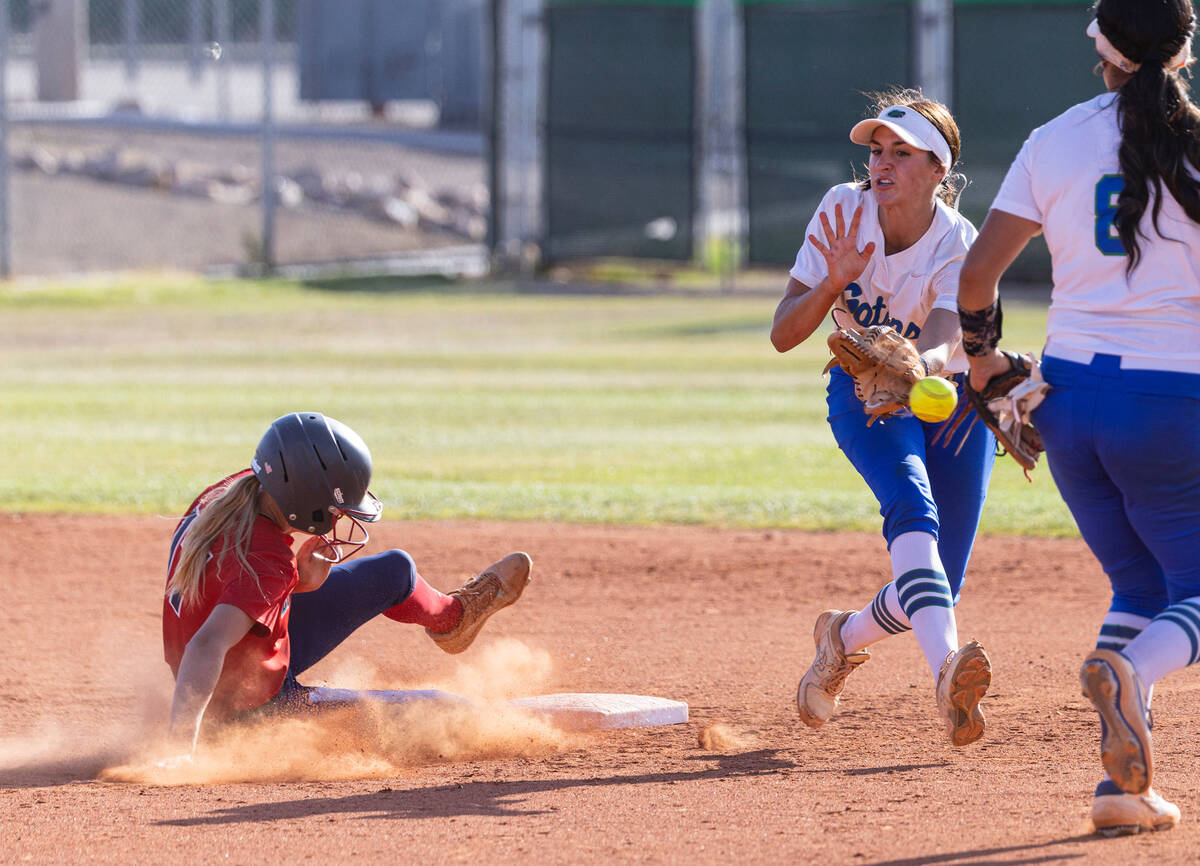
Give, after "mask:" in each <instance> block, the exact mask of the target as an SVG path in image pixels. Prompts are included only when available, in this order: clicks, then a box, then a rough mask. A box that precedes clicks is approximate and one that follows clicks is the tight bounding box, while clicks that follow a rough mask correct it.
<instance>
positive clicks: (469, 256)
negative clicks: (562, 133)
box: [0, 0, 489, 275]
mask: <svg viewBox="0 0 1200 866" xmlns="http://www.w3.org/2000/svg"><path fill="white" fill-rule="evenodd" d="M401 13H402V14H403V16H404V20H410V19H411V20H415V21H419V22H420V23H421V27H420V28H419V30H418V29H417V28H413V27H397V26H395V25H396V22H397V20H398V19H397V15H399V14H401ZM486 23H487V21H486V9H485V4H484V2H483V0H338V2H332V0H0V93H2V94H3V97H4V98H3V99H2V100H0V138H2V139H4V141H3V142H0V143H2V144H6V145H7V146H6V147H0V152H2V153H3V154H4V155H6V157H7V159H6V160H5V161H4V162H3V163H2V164H0V244H2V247H0V268H2V269H3V271H4V272H5V273H6V274H14V275H31V274H37V275H51V274H64V273H73V272H84V271H89V272H90V271H118V270H128V269H139V270H140V269H174V268H183V269H188V270H199V271H204V272H238V271H248V272H259V271H262V270H264V269H268V268H271V269H275V270H283V271H286V270H287V269H288V268H295V269H297V270H303V269H304V268H319V267H325V266H332V267H334V268H336V269H339V270H343V271H354V270H356V269H361V270H369V271H371V272H377V273H378V272H438V271H441V272H448V273H461V272H470V271H478V270H480V269H482V268H483V266H484V262H485V261H486V254H485V249H486V246H485V241H486V235H487V229H488V208H489V202H488V194H487V171H486V161H485V153H486V137H485V134H484V131H483V129H482V123H483V116H484V112H483V108H482V106H483V75H482V66H481V62H482V61H481V58H483V57H485V56H486V54H487V52H486V50H485V49H486V45H485V32H486V30H485V25H486ZM381 84H382V85H385V86H381ZM264 178H267V179H268V182H267V183H264V181H263V179H264Z"/></svg>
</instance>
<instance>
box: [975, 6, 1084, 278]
mask: <svg viewBox="0 0 1200 866" xmlns="http://www.w3.org/2000/svg"><path fill="white" fill-rule="evenodd" d="M1091 19H1092V15H1091V11H1090V9H1089V7H1088V5H1087V4H1086V3H1075V2H1068V3H1063V2H1041V3H1017V2H1011V0H1008V2H1005V0H995V2H981V0H967V2H961V0H960V2H958V3H956V4H955V6H954V116H955V118H956V119H957V121H958V127H959V130H960V132H961V133H962V141H963V146H962V147H963V149H962V158H961V161H960V168H959V170H960V171H961V172H962V173H963V174H965V175H966V176H967V178H968V179H969V180H970V181H971V183H970V186H968V187H967V190H966V192H965V193H963V197H962V201H961V203H960V210H962V212H963V213H964V214H966V215H967V216H968V217H969V218H970V219H971V220H972V221H973V222H974V223H975V224H976V225H977V226H979V225H982V224H983V219H984V217H986V216H987V211H988V208H989V207H990V206H991V203H992V199H994V198H995V196H996V192H997V191H998V190H999V189H1000V183H1001V181H1003V180H1004V174H1005V172H1007V171H1008V167H1009V165H1010V164H1011V163H1012V161H1013V158H1014V157H1015V156H1016V155H1017V151H1018V150H1020V149H1021V144H1022V143H1023V142H1024V141H1025V139H1026V138H1027V137H1028V135H1029V133H1030V131H1032V130H1033V129H1034V128H1036V127H1038V126H1041V125H1042V124H1043V123H1045V122H1046V121H1048V120H1050V119H1052V118H1053V117H1055V116H1057V115H1059V114H1061V113H1062V112H1064V111H1066V110H1067V109H1068V108H1070V107H1071V106H1072V105H1075V104H1076V103H1078V102H1083V101H1084V100H1087V99H1091V98H1092V97H1093V96H1095V95H1097V94H1098V93H1101V92H1102V91H1103V90H1104V82H1103V81H1102V80H1101V79H1100V78H1099V76H1097V75H1094V74H1093V73H1092V68H1093V67H1094V66H1095V65H1096V61H1097V57H1096V49H1095V43H1094V42H1093V41H1092V40H1091V39H1090V38H1089V37H1088V36H1087V35H1086V33H1085V32H1084V31H1085V30H1086V29H1087V25H1088V22H1089V21H1091ZM1007 277H1008V278H1009V279H1024V280H1029V281H1038V282H1041V281H1048V280H1049V279H1050V254H1049V252H1048V251H1047V249H1046V245H1045V242H1044V241H1043V240H1042V239H1041V237H1040V236H1039V237H1038V238H1035V239H1034V241H1033V242H1032V243H1031V244H1030V245H1029V247H1028V248H1027V249H1026V251H1025V252H1024V253H1023V254H1022V255H1021V257H1020V258H1018V260H1017V261H1016V262H1014V263H1013V265H1012V267H1011V268H1009V270H1008V272H1007Z"/></svg>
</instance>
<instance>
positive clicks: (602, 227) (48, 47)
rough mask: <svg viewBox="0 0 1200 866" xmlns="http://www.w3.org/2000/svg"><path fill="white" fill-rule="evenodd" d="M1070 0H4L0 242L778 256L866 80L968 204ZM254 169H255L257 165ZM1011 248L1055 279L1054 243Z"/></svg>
mask: <svg viewBox="0 0 1200 866" xmlns="http://www.w3.org/2000/svg"><path fill="white" fill-rule="evenodd" d="M1089 18H1090V12H1089V4H1088V3H1087V2H1086V0H1022V2H1016V0H620V2H617V0H0V95H2V96H3V98H2V99H0V271H2V272H3V274H6V275H7V274H16V275H32V274H64V273H79V272H92V271H112V270H127V269H145V268H183V269H189V270H199V271H203V272H209V273H221V272H233V271H242V272H266V271H269V270H275V271H284V272H287V271H288V270H289V269H296V270H303V269H306V268H309V269H311V268H317V267H329V268H335V269H340V270H343V271H351V272H360V273H370V272H374V273H416V272H441V273H483V272H486V271H487V270H489V269H496V270H520V271H529V270H536V269H538V268H542V267H546V266H549V265H554V264H563V263H572V262H577V261H580V260H593V259H598V258H614V257H616V258H625V259H650V260H654V261H656V262H673V263H676V264H677V265H678V264H689V263H697V262H701V263H705V264H707V265H708V266H709V267H711V268H713V269H714V270H716V271H719V272H720V276H721V278H722V280H723V281H725V282H727V283H728V284H732V282H733V280H734V279H735V277H736V275H737V273H738V272H739V270H740V269H743V268H748V267H758V266H765V267H768V268H773V269H779V268H783V267H786V266H787V265H789V264H790V263H791V260H792V258H793V256H794V254H795V249H796V246H797V245H798V243H799V242H800V240H801V239H802V237H803V231H804V228H805V225H806V224H807V221H808V219H809V217H810V216H811V214H812V211H813V208H814V207H815V206H816V203H817V202H818V201H819V199H820V197H821V195H822V194H823V193H824V191H825V190H826V189H828V188H829V187H830V186H832V185H833V184H835V183H838V182H841V181H843V180H846V179H849V177H850V175H851V172H852V170H853V168H854V167H855V166H856V165H861V164H862V162H863V154H861V153H860V152H859V150H861V149H859V148H855V147H854V146H853V145H851V144H850V143H849V141H848V140H847V137H846V133H847V130H848V129H849V127H850V126H851V125H852V124H853V122H854V121H855V120H857V119H859V118H860V117H861V116H862V114H863V112H864V110H865V108H866V102H867V100H866V98H865V97H864V95H863V93H864V92H866V91H873V90H878V89H882V88H885V87H888V86H892V85H899V86H912V85H918V86H921V87H922V88H924V90H925V92H926V93H928V94H929V95H931V96H933V97H935V98H939V99H942V100H944V101H947V102H948V103H949V104H950V105H951V107H952V108H953V109H954V111H955V113H956V116H957V118H958V121H959V124H960V126H961V128H962V133H963V140H964V147H963V160H962V165H961V170H962V171H963V172H964V173H965V174H966V175H967V176H968V177H969V178H970V179H971V181H972V184H971V186H969V187H968V189H967V191H966V193H965V194H964V196H963V200H962V209H963V210H964V211H965V212H966V213H967V214H968V215H969V216H970V217H971V218H972V219H974V220H975V221H976V222H977V223H979V222H981V221H982V218H983V217H984V215H985V214H986V211H987V208H988V205H989V204H990V201H991V198H992V196H993V195H994V193H995V191H996V189H997V188H998V186H999V183H1000V180H1001V179H1002V177H1003V174H1004V171H1005V170H1006V168H1007V166H1008V164H1009V162H1010V161H1011V159H1012V157H1013V156H1014V155H1015V154H1016V152H1017V149H1018V148H1019V147H1020V144H1021V142H1022V141H1023V139H1024V137H1025V136H1026V134H1027V133H1028V132H1029V130H1030V129H1032V128H1033V127H1034V126H1037V125H1038V124H1040V123H1043V122H1045V121H1046V120H1048V119H1050V118H1051V117H1053V116H1054V115H1055V114H1057V113H1058V112H1060V111H1062V110H1063V109H1065V108H1066V107H1067V106H1069V105H1071V104H1073V103H1075V102H1078V101H1080V100H1082V99H1085V98H1087V97H1088V96H1090V95H1093V94H1094V93H1096V92H1098V91H1099V89H1100V87H1101V84H1100V82H1099V80H1098V79H1097V78H1095V77H1094V76H1093V75H1092V73H1091V68H1092V66H1093V64H1094V52H1093V48H1092V45H1091V41H1090V40H1089V39H1087V38H1086V37H1085V36H1084V33H1083V30H1084V28H1085V27H1086V25H1087V22H1088V20H1089ZM263 178H267V179H268V181H267V182H266V183H264V182H263ZM1014 273H1015V275H1016V276H1019V277H1021V278H1024V279H1028V280H1045V279H1047V278H1048V267H1047V261H1046V257H1045V253H1044V247H1039V246H1035V247H1033V248H1031V250H1030V251H1028V252H1027V253H1026V254H1025V255H1024V256H1023V257H1022V259H1021V261H1020V262H1019V263H1018V265H1017V267H1016V269H1015V271H1014Z"/></svg>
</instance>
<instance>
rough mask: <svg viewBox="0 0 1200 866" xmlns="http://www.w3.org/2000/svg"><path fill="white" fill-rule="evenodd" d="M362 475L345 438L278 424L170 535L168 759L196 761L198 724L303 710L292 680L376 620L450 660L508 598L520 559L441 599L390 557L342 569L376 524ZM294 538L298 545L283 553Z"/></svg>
mask: <svg viewBox="0 0 1200 866" xmlns="http://www.w3.org/2000/svg"><path fill="white" fill-rule="evenodd" d="M371 469H372V464H371V454H370V452H369V451H368V450H367V446H366V445H365V444H364V443H363V441H362V439H361V438H359V436H358V435H357V434H356V433H355V432H354V431H353V430H351V429H350V428H349V427H347V426H346V425H344V424H341V423H340V422H338V421H335V420H333V419H332V418H326V417H324V416H322V415H320V414H318V413H315V412H300V413H293V414H290V415H284V416H283V417H281V418H279V419H277V420H276V421H275V422H274V423H273V424H271V426H270V428H269V429H268V430H267V432H266V434H265V435H264V436H263V437H262V441H261V442H260V443H259V445H258V450H257V452H256V453H255V455H254V459H253V461H252V463H251V468H249V469H245V470H242V471H240V472H236V473H234V474H233V475H230V476H229V477H227V478H225V479H223V480H221V481H219V482H217V483H216V484H214V485H212V486H211V487H209V488H208V489H207V490H205V491H204V492H203V493H201V494H200V496H199V497H198V498H197V499H196V501H195V502H193V503H192V505H191V507H190V508H189V509H188V512H187V514H186V515H185V516H184V518H183V519H182V520H181V521H180V522H179V525H178V527H177V528H176V530H175V535H174V537H173V538H172V540H171V553H170V559H169V567H168V572H167V588H166V593H165V597H164V600H163V649H164V655H165V657H166V661H167V664H169V665H170V666H171V670H172V672H173V673H174V674H175V693H174V697H173V700H172V704H171V721H170V731H169V736H170V739H171V742H172V745H173V746H174V747H175V748H176V749H177V750H178V752H179V753H181V754H183V755H185V756H186V755H190V754H191V752H192V751H194V749H195V747H196V741H197V738H198V735H199V733H200V729H201V724H202V722H203V721H204V720H205V719H209V720H211V721H221V720H229V719H231V718H235V717H236V716H238V715H239V714H241V713H244V712H246V711H249V710H254V709H256V708H263V707H266V708H268V709H281V710H288V709H297V708H300V707H303V706H305V705H306V704H307V700H306V695H307V689H306V687H305V686H303V685H300V683H299V682H297V680H296V677H297V675H299V674H302V673H303V672H304V671H305V670H307V669H308V668H310V667H312V666H313V665H314V664H316V663H317V662H318V661H320V660H321V659H322V658H324V657H325V656H326V655H328V653H329V652H330V651H331V650H333V649H334V647H336V646H337V645H338V644H340V643H341V642H342V641H344V640H345V639H346V638H347V637H349V635H350V634H351V633H353V632H354V631H355V629H357V628H358V627H359V626H361V625H362V624H363V623H365V622H367V621H368V620H370V619H372V618H374V617H376V616H378V615H380V614H382V615H383V616H386V617H388V618H389V619H393V620H396V621H398V622H405V623H416V624H418V625H423V626H425V629H426V631H427V633H428V634H429V636H430V637H431V638H432V639H433V641H434V643H436V644H437V645H438V646H439V647H441V648H442V649H443V650H445V651H446V652H449V653H459V652H462V651H463V650H465V649H467V647H469V646H470V645H471V642H472V641H473V640H474V639H475V636H476V634H478V632H479V629H480V628H481V627H482V626H483V624H484V622H486V621H487V619H488V617H490V616H491V615H492V614H493V613H495V612H496V611H498V610H500V609H502V608H504V607H507V606H508V605H510V604H512V603H513V602H515V601H516V600H517V599H518V598H519V597H520V595H521V592H522V591H523V590H524V588H525V585H526V584H527V583H528V582H529V570H530V560H529V557H528V556H526V555H525V554H524V553H513V554H510V555H508V556H506V557H504V558H503V559H501V560H500V561H499V562H497V563H495V564H493V565H492V566H490V567H488V568H487V569H486V570H485V571H484V572H483V573H482V574H480V575H478V576H477V577H475V578H473V579H472V580H471V581H469V582H468V583H467V584H465V585H464V586H463V587H462V588H460V589H457V590H454V591H453V592H451V593H450V594H449V595H444V594H442V593H441V592H438V591H437V590H436V589H434V588H433V587H431V586H430V585H429V584H428V583H426V582H425V581H424V580H423V579H422V578H421V576H420V575H419V574H418V573H417V570H416V567H415V565H414V564H413V560H412V558H411V557H410V556H409V555H408V554H407V553H405V552H404V551H402V550H388V551H385V552H383V553H379V554H376V555H374V556H369V557H364V558H361V559H358V560H355V561H354V562H346V561H345V560H346V559H347V558H348V557H349V556H351V555H352V554H354V553H355V552H357V551H358V550H359V549H360V548H361V547H362V546H363V545H364V544H365V543H366V541H367V531H366V528H365V526H364V525H363V524H364V523H373V522H375V521H376V520H378V519H379V516H380V513H381V511H382V506H381V505H380V502H379V500H378V499H376V498H375V496H374V495H373V494H372V493H371V492H370V491H369V490H368V486H369V484H370V481H371ZM343 521H344V523H343ZM343 530H344V531H345V536H344V537H343V536H342V535H340V534H339V533H340V532H342V531H343ZM297 533H299V534H301V535H303V536H306V537H305V538H304V540H303V542H301V543H300V545H299V547H298V548H297V549H296V551H295V552H293V550H292V536H293V535H295V534H297Z"/></svg>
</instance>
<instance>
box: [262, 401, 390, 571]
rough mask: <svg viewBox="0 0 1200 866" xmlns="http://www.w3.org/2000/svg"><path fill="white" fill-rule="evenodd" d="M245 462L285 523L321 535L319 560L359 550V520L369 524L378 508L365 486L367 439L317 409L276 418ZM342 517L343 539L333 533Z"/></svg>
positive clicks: (362, 535) (363, 536)
mask: <svg viewBox="0 0 1200 866" xmlns="http://www.w3.org/2000/svg"><path fill="white" fill-rule="evenodd" d="M250 466H251V469H252V470H253V471H254V475H255V477H256V478H258V481H259V483H260V484H261V485H262V487H263V489H264V490H265V491H266V492H267V493H268V494H269V495H270V496H271V498H272V499H273V500H275V504H276V505H278V506H279V510H280V511H281V512H282V513H283V516H284V519H285V520H286V521H287V523H288V525H289V526H291V527H292V528H293V529H297V530H299V531H300V532H305V533H308V534H309V535H318V536H321V537H322V538H324V539H325V541H326V544H325V545H322V546H321V547H319V548H318V551H319V552H320V555H321V558H322V559H329V560H330V561H333V562H340V561H341V560H342V559H345V558H347V557H348V556H350V555H351V554H353V553H355V552H357V551H358V550H359V549H361V548H362V546H363V545H364V544H366V542H367V540H368V538H369V536H368V534H367V530H366V527H365V526H363V524H364V523H374V522H375V521H376V520H378V519H379V516H380V514H381V513H382V511H383V506H382V505H381V504H380V502H379V500H378V499H377V498H375V496H374V494H372V493H371V492H370V490H369V489H368V485H369V484H370V481H371V471H372V462H371V452H370V451H369V450H368V449H367V446H366V443H364V442H363V441H362V439H361V438H359V436H358V434H357V433H355V432H354V431H353V430H351V429H350V428H349V427H347V426H346V425H345V424H342V423H341V422H339V421H335V420H334V419H332V418H327V417H325V416H324V415H321V414H319V413H317V412H296V413H292V414H290V415H284V416H282V417H280V418H277V419H276V420H275V421H274V423H272V424H271V426H270V428H268V430H267V432H266V433H265V434H264V435H263V437H262V440H261V441H260V442H259V444H258V449H257V450H256V451H255V454H254V459H253V460H252V461H251V464H250ZM342 517H344V518H346V519H347V520H349V521H350V525H349V527H348V529H347V530H346V536H345V537H340V536H339V534H338V526H337V523H338V520H339V519H340V518H342ZM343 548H350V550H349V551H344V550H343ZM332 557H336V558H332Z"/></svg>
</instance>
